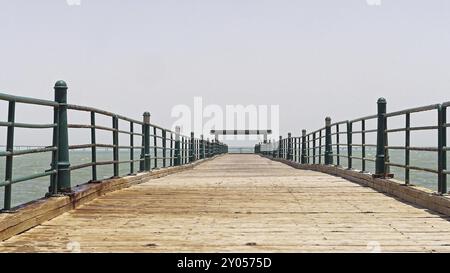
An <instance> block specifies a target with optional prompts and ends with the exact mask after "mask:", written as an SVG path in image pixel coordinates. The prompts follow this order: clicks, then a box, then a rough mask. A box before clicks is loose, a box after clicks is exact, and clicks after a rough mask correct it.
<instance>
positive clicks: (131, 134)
mask: <svg viewBox="0 0 450 273" xmlns="http://www.w3.org/2000/svg"><path fill="white" fill-rule="evenodd" d="M130 174H134V123H133V122H130Z"/></svg>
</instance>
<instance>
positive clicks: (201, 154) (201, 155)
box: [200, 135, 205, 159]
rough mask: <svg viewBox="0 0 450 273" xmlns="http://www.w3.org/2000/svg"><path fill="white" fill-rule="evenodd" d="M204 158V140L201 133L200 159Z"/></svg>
mask: <svg viewBox="0 0 450 273" xmlns="http://www.w3.org/2000/svg"><path fill="white" fill-rule="evenodd" d="M204 158H205V140H204V139H203V135H201V136H200V159H204Z"/></svg>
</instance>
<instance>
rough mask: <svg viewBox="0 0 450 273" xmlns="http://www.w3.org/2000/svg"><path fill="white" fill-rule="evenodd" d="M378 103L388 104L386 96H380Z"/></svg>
mask: <svg viewBox="0 0 450 273" xmlns="http://www.w3.org/2000/svg"><path fill="white" fill-rule="evenodd" d="M377 103H378V104H386V99H385V98H379V99H378V101H377Z"/></svg>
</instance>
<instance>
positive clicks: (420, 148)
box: [385, 146, 439, 152]
mask: <svg viewBox="0 0 450 273" xmlns="http://www.w3.org/2000/svg"><path fill="white" fill-rule="evenodd" d="M385 149H388V150H410V151H424V152H437V151H439V149H438V148H436V147H405V146H385Z"/></svg>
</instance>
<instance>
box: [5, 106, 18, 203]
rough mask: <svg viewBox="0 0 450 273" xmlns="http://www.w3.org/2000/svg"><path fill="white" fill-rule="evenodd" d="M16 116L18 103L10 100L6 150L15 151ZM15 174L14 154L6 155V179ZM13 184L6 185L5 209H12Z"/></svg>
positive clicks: (8, 179) (9, 179) (10, 179)
mask: <svg viewBox="0 0 450 273" xmlns="http://www.w3.org/2000/svg"><path fill="white" fill-rule="evenodd" d="M15 116H16V103H15V102H14V101H10V102H9V106H8V122H9V125H8V129H7V130H8V131H7V138H6V151H7V152H11V153H12V152H13V151H14V122H15ZM12 176H13V155H12V154H10V155H7V156H6V171H5V181H9V182H11V181H12ZM11 189H12V187H11V185H7V186H5V199H4V200H3V201H4V205H3V209H4V210H5V211H9V210H10V209H11V193H12V190H11Z"/></svg>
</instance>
